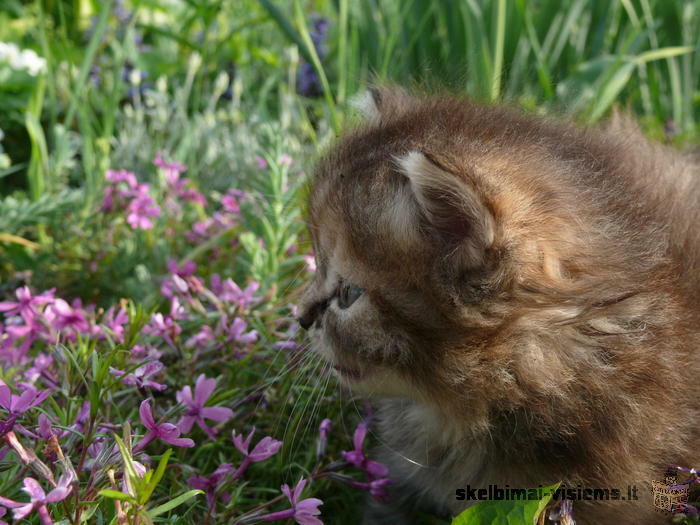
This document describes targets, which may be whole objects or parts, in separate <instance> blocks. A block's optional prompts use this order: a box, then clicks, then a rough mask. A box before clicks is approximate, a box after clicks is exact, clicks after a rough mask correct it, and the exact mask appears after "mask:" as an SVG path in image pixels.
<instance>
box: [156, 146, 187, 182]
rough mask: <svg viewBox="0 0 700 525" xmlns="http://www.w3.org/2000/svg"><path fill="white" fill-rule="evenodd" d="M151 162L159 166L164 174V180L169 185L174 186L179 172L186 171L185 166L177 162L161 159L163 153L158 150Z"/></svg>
mask: <svg viewBox="0 0 700 525" xmlns="http://www.w3.org/2000/svg"><path fill="white" fill-rule="evenodd" d="M153 164H155V165H156V166H158V167H159V168H161V169H162V170H163V172H164V175H165V181H166V182H167V183H168V184H169V185H170V186H175V185H176V184H177V182H178V179H179V178H180V174H181V173H184V172H185V171H187V167H186V166H185V165H184V164H181V163H179V162H175V161H173V162H166V161H165V160H163V155H162V154H161V153H160V152H158V153H156V158H155V159H153Z"/></svg>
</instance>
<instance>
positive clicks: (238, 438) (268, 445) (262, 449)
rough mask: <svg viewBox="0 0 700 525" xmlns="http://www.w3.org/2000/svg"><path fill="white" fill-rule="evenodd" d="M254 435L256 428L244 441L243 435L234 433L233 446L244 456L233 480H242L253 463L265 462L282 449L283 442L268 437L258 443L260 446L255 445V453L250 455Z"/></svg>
mask: <svg viewBox="0 0 700 525" xmlns="http://www.w3.org/2000/svg"><path fill="white" fill-rule="evenodd" d="M254 433H255V427H253V430H251V431H250V434H248V437H247V438H245V439H243V437H242V435H240V434H236V431H235V430H234V431H233V433H232V439H233V444H234V445H235V446H236V448H237V449H238V450H239V451H240V453H241V454H243V461H242V462H241V465H240V466H239V467H238V469H236V472H235V473H234V474H233V479H238V478H240V477H241V476H242V475H243V473H244V472H245V471H246V469H247V468H248V467H249V466H250V464H251V463H258V462H260V461H265V460H266V459H268V458H270V457H272V456H274V455H275V454H277V452H278V451H279V449H280V448H281V447H282V442H281V441H277V440H276V439H272V438H271V437H270V436H267V437H264V438H262V439H261V440H260V441H258V444H257V445H255V448H253V451H252V452H250V453H249V452H248V448H249V447H250V441H251V440H252V439H253V434H254Z"/></svg>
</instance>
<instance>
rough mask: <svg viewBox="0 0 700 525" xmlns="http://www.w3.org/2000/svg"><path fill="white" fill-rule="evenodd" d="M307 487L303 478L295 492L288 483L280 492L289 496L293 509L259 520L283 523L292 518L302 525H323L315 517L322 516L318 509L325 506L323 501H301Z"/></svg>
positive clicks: (309, 499)
mask: <svg viewBox="0 0 700 525" xmlns="http://www.w3.org/2000/svg"><path fill="white" fill-rule="evenodd" d="M305 486H306V480H305V479H303V478H302V479H300V480H299V482H298V483H297V485H296V487H294V489H293V490H292V489H290V488H289V485H287V484H286V483H285V484H284V485H282V486H281V487H280V490H282V493H283V494H284V495H285V496H287V499H288V500H289V502H290V503H291V504H292V508H291V509H287V510H281V511H279V512H273V513H271V514H265V515H263V516H258V519H260V520H262V521H281V520H286V519H289V518H292V519H294V521H296V522H297V523H299V524H300V525H323V522H322V521H321V520H320V519H318V518H316V517H315V516H318V515H319V514H321V511H320V510H318V507H319V506H321V505H323V501H321V500H320V499H318V498H306V499H303V500H299V497H300V496H301V493H302V492H303V491H304V487H305Z"/></svg>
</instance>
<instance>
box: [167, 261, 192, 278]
mask: <svg viewBox="0 0 700 525" xmlns="http://www.w3.org/2000/svg"><path fill="white" fill-rule="evenodd" d="M166 266H167V267H168V271H169V272H170V273H171V274H173V275H178V276H180V277H182V278H183V279H185V278H186V277H189V276H190V275H194V273H195V272H196V271H197V263H196V262H194V261H185V262H184V263H182V266H180V265H178V264H177V261H176V260H174V259H169V260H168V262H167V263H166Z"/></svg>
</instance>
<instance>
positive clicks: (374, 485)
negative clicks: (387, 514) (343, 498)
mask: <svg viewBox="0 0 700 525" xmlns="http://www.w3.org/2000/svg"><path fill="white" fill-rule="evenodd" d="M389 484H391V480H390V479H389V478H381V479H375V480H372V481H369V482H361V481H351V482H350V485H351V486H353V487H355V488H358V489H362V490H366V491H368V492H369V494H370V496H372V497H373V498H374V499H376V500H377V501H378V502H380V503H386V502H387V501H388V500H389V493H388V492H387V490H386V488H385V487H386V486H387V485H389Z"/></svg>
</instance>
